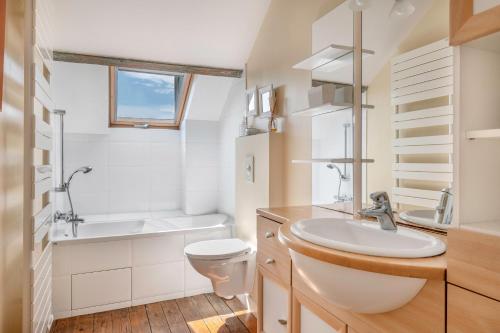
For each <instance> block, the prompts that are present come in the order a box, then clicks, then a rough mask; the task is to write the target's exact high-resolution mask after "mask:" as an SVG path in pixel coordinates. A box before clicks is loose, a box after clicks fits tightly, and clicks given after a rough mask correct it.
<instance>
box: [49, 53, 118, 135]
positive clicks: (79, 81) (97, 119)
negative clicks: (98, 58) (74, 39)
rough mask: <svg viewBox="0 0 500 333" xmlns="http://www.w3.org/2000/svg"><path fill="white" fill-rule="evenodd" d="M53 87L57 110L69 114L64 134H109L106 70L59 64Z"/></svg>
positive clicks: (107, 78)
mask: <svg viewBox="0 0 500 333" xmlns="http://www.w3.org/2000/svg"><path fill="white" fill-rule="evenodd" d="M52 87H53V95H54V102H55V105H56V109H63V110H66V117H65V122H64V132H65V133H99V134H104V133H107V132H108V117H109V115H108V108H109V90H108V88H109V70H108V67H107V66H98V65H87V64H73V63H66V62H59V61H56V62H54V73H53V75H52Z"/></svg>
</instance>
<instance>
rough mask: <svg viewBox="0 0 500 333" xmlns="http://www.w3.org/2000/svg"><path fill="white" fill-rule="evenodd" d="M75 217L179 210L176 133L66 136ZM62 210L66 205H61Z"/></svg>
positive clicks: (122, 131) (112, 132)
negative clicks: (77, 171)
mask: <svg viewBox="0 0 500 333" xmlns="http://www.w3.org/2000/svg"><path fill="white" fill-rule="evenodd" d="M83 165H91V166H92V167H93V171H92V172H91V173H89V174H86V175H81V174H79V175H77V176H75V178H74V180H73V182H72V187H71V190H72V191H71V194H72V198H73V201H74V206H75V210H76V211H77V212H78V213H79V214H101V213H119V212H133V211H149V210H172V209H179V208H180V207H181V186H182V184H181V146H180V133H179V131H172V130H164V129H158V130H156V129H148V130H141V129H122V128H117V129H109V134H105V135H100V134H66V135H65V171H64V172H65V177H67V176H69V174H70V173H71V172H72V171H73V170H75V169H77V168H79V167H81V166H83ZM66 204H67V203H66Z"/></svg>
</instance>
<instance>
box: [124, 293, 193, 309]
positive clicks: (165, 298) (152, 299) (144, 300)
mask: <svg viewBox="0 0 500 333" xmlns="http://www.w3.org/2000/svg"><path fill="white" fill-rule="evenodd" d="M182 297H184V293H183V292H179V293H171V294H164V295H159V296H152V297H145V298H140V299H133V300H132V306H135V305H143V304H148V303H156V302H161V301H168V300H171V299H176V298H182Z"/></svg>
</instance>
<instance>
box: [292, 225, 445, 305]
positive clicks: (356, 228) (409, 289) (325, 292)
mask: <svg viewBox="0 0 500 333" xmlns="http://www.w3.org/2000/svg"><path fill="white" fill-rule="evenodd" d="M291 231H292V233H293V234H294V235H295V236H297V237H299V238H301V239H303V240H306V241H309V242H311V243H314V244H318V245H322V246H325V247H328V248H332V249H336V250H341V251H347V252H353V253H359V254H365V255H371V256H386V257H398V258H421V257H428V256H433V255H438V254H441V253H443V252H444V251H445V250H446V245H445V244H444V243H443V242H442V241H441V240H439V239H437V238H435V237H432V236H430V235H427V234H425V233H422V232H419V231H414V230H411V229H408V228H401V227H399V229H398V231H397V232H393V231H385V230H381V229H380V227H379V225H378V224H374V223H371V222H360V221H352V220H343V219H332V218H328V219H311V220H303V221H299V222H297V223H295V224H293V225H292V226H291ZM290 255H291V257H292V262H293V265H294V266H295V268H296V270H297V272H298V273H299V275H300V276H301V277H302V278H303V279H304V281H305V282H306V283H307V284H308V285H309V286H310V287H311V288H312V289H313V290H314V291H316V292H317V293H318V294H319V295H321V296H322V297H324V298H325V299H327V300H328V301H330V302H332V303H333V304H335V305H337V306H338V307H340V308H343V309H346V310H349V311H353V312H358V313H383V312H388V311H392V310H395V309H398V308H400V307H402V306H404V305H405V304H406V303H408V302H409V301H411V300H412V299H413V298H414V297H415V296H416V295H417V294H418V293H419V291H420V290H421V289H422V287H423V286H424V285H425V283H426V281H427V280H426V279H422V278H413V277H406V276H397V275H389V274H382V273H376V272H369V271H364V270H359V269H354V268H351V267H346V266H342V265H337V264H332V263H329V262H326V261H321V260H317V259H315V258H312V257H309V256H306V255H304V254H301V253H299V252H297V251H294V250H292V249H290ZM406 260H412V259H406Z"/></svg>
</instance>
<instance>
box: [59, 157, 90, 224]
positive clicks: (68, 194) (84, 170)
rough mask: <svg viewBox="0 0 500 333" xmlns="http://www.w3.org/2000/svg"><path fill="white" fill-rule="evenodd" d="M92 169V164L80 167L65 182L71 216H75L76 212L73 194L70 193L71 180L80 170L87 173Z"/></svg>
mask: <svg viewBox="0 0 500 333" xmlns="http://www.w3.org/2000/svg"><path fill="white" fill-rule="evenodd" d="M90 171H92V167H91V166H84V167H81V168H78V169H76V170H75V171H73V173H72V174H71V175H70V176H69V177H68V181H67V182H66V183H65V184H64V187H65V188H66V194H67V196H68V201H69V206H70V211H69V214H70V216H71V218H75V214H74V210H73V201H71V194H70V193H69V185H70V184H71V180H72V179H73V176H74V175H76V174H77V173H79V172H81V173H84V174H85V173H89V172H90Z"/></svg>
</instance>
